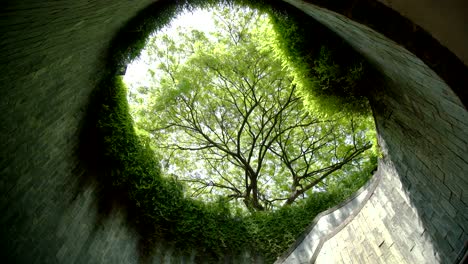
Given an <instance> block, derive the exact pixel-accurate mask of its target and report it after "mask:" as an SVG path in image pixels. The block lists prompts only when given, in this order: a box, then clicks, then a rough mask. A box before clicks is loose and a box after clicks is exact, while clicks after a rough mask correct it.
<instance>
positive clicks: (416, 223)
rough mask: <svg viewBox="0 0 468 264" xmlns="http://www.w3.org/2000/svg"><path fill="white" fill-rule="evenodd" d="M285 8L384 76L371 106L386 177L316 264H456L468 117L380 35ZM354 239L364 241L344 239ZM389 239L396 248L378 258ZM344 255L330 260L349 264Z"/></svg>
mask: <svg viewBox="0 0 468 264" xmlns="http://www.w3.org/2000/svg"><path fill="white" fill-rule="evenodd" d="M287 2H290V3H292V4H293V5H295V6H297V7H298V8H301V9H302V10H304V11H305V12H306V13H308V14H309V15H310V16H312V17H314V18H315V19H317V20H318V21H319V22H321V23H323V24H324V25H326V26H328V27H329V28H330V29H332V30H333V31H335V32H336V33H337V34H338V35H339V36H341V37H342V38H344V39H346V40H347V41H348V42H349V43H350V44H351V45H352V46H353V47H354V48H355V49H356V50H357V51H359V52H360V53H361V54H362V55H363V56H364V57H365V58H367V59H368V60H369V62H370V63H371V64H372V65H373V66H375V67H376V68H377V69H378V70H379V71H380V72H381V73H382V74H383V75H384V76H385V77H384V78H385V82H384V84H383V85H382V87H375V90H374V91H373V94H372V96H371V104H372V107H373V109H374V116H375V120H376V125H377V130H378V134H379V143H380V145H381V146H382V150H383V152H384V156H385V158H384V159H383V163H382V164H383V165H381V167H382V170H383V171H384V174H385V175H386V177H384V180H383V181H382V183H381V186H380V187H379V188H378V192H377V193H376V195H375V196H374V197H373V198H372V199H371V204H369V205H366V209H365V210H364V211H363V212H361V214H360V216H359V217H357V219H356V220H355V221H353V222H352V223H351V224H350V225H349V226H348V227H347V229H345V230H344V231H343V233H340V234H338V235H337V236H336V237H335V239H332V240H331V241H330V242H329V243H328V244H327V245H326V247H325V249H324V250H325V251H324V253H323V254H322V256H321V257H319V258H318V259H317V262H318V263H329V262H327V261H328V260H330V259H329V258H328V257H330V252H334V253H336V252H340V254H342V255H343V257H345V256H348V257H350V256H351V257H353V256H354V257H357V256H359V257H362V259H358V258H354V260H355V261H357V263H363V261H364V262H369V263H374V260H375V259H374V258H373V257H376V259H377V260H376V261H377V262H378V260H380V261H387V262H389V263H394V262H392V261H394V260H395V259H397V260H400V261H402V262H407V263H424V262H427V263H435V262H441V263H453V262H454V261H455V260H456V259H457V256H458V254H459V253H460V251H461V250H462V249H463V247H464V243H466V242H467V241H468V215H467V213H468V207H467V205H468V198H467V190H468V155H467V153H468V112H467V111H466V109H465V107H464V106H463V104H462V102H461V101H460V99H459V98H458V97H457V96H456V95H455V94H454V93H453V92H452V90H451V89H450V87H449V86H448V85H447V84H446V83H445V82H444V81H443V80H442V79H440V77H439V76H438V75H437V74H436V73H435V72H434V71H432V70H431V69H430V68H429V67H428V66H427V65H426V64H425V63H424V62H422V61H421V60H420V59H418V58H417V57H416V56H415V55H413V54H411V53H410V52H408V51H407V50H406V49H405V48H403V47H401V46H400V45H398V44H397V43H395V42H393V41H391V40H389V39H388V38H386V37H385V36H383V35H382V34H379V33H377V32H375V31H374V30H371V29H370V28H368V27H365V26H363V25H360V24H358V23H355V22H353V21H350V20H349V19H348V18H346V17H344V16H342V15H339V14H336V13H333V12H330V11H328V10H326V9H323V8H319V7H317V6H313V5H311V4H309V3H306V2H303V1H295V0H288V1H287ZM372 206H373V207H374V208H373V207H372ZM375 214H378V216H377V217H375ZM366 221H367V222H366ZM352 233H357V234H360V235H361V237H358V238H356V239H354V238H353V237H352V238H349V237H346V236H347V235H349V234H352ZM386 235H389V236H387V237H391V239H390V241H391V242H390V243H387V244H385V243H384V244H382V245H381V247H383V248H382V250H381V251H374V250H373V248H375V247H377V248H378V246H379V245H380V243H382V241H384V240H385V239H384V238H385V236H386ZM388 241H389V240H387V242H388ZM357 242H362V243H357ZM385 247H388V248H387V249H388V250H387V251H385V252H384V251H383V250H384V249H385ZM341 250H342V251H341ZM327 253H328V257H325V255H327ZM340 254H337V255H333V254H331V256H333V257H336V259H335V261H337V262H341V261H344V260H341V259H340ZM359 260H361V261H359ZM321 261H323V262H321ZM345 262H346V261H345Z"/></svg>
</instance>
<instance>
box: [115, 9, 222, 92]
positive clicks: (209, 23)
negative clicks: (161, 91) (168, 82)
mask: <svg viewBox="0 0 468 264" xmlns="http://www.w3.org/2000/svg"><path fill="white" fill-rule="evenodd" d="M178 27H185V28H193V29H197V30H200V31H205V32H208V31H212V30H213V29H214V23H213V19H212V13H211V12H210V11H208V10H205V9H196V10H194V11H193V12H190V11H185V12H183V13H182V14H180V15H179V16H177V17H176V18H175V19H173V20H172V21H171V23H170V24H169V25H168V26H166V27H164V28H163V29H162V30H161V31H158V32H156V33H155V34H158V33H159V32H165V33H167V34H169V35H176V34H177V28H178ZM146 59H147V55H146V52H145V50H143V51H142V52H141V55H140V58H138V59H135V60H134V61H133V62H132V63H130V64H128V66H127V71H126V73H125V76H124V82H125V84H126V85H127V87H129V89H131V90H133V89H136V88H138V87H140V86H149V80H148V79H147V78H148V77H147V72H148V65H147V64H146V63H145V60H146Z"/></svg>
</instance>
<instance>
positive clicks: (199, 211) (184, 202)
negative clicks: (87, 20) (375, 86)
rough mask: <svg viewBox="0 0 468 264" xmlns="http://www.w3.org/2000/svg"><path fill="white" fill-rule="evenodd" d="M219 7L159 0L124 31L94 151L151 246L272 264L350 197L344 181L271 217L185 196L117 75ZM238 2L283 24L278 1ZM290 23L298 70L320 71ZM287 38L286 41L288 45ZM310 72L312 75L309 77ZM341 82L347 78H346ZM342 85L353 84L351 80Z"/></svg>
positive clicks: (106, 84)
mask: <svg viewBox="0 0 468 264" xmlns="http://www.w3.org/2000/svg"><path fill="white" fill-rule="evenodd" d="M218 2H219V1H157V2H156V3H155V4H154V5H153V6H152V7H150V8H149V9H147V10H145V11H142V13H141V14H140V15H139V16H138V17H137V18H135V19H134V20H132V21H131V22H130V23H129V24H128V25H127V26H126V27H125V28H123V29H122V30H121V34H119V35H118V36H117V37H116V39H115V40H114V42H113V43H112V47H111V49H110V52H111V56H110V59H109V60H110V61H109V63H110V64H109V70H110V73H109V74H107V75H105V76H104V80H103V81H102V82H101V86H100V87H99V91H98V92H99V95H98V96H99V98H100V106H99V109H97V110H96V113H94V114H96V115H97V119H98V122H97V123H96V128H97V131H98V134H97V139H98V140H97V145H96V146H95V149H96V150H97V151H98V153H97V155H99V162H100V164H99V166H100V167H101V168H102V170H103V173H104V174H105V177H107V178H108V179H110V181H111V182H112V183H113V184H114V186H115V188H118V189H120V190H123V191H124V193H125V194H126V195H127V196H128V197H129V199H130V200H131V201H132V202H133V203H134V206H135V208H136V210H135V212H134V214H135V215H134V218H135V224H136V225H137V226H138V227H139V230H140V232H141V235H142V236H145V237H146V239H147V241H153V242H156V241H162V242H168V243H174V244H175V245H176V246H177V248H178V249H179V250H180V251H184V250H185V251H187V252H189V251H190V250H191V249H195V250H197V252H199V254H202V255H203V256H204V261H207V260H208V261H209V260H210V259H211V260H212V261H213V262H216V261H217V259H218V258H220V257H221V256H223V255H226V254H228V255H229V254H237V253H239V252H241V251H244V250H250V251H252V252H255V253H258V254H261V255H263V256H265V258H266V261H267V262H273V261H274V260H275V258H276V257H277V256H279V255H280V254H281V253H282V252H284V251H285V250H286V249H287V247H288V246H289V245H290V244H291V243H292V242H293V241H294V240H295V238H296V237H297V236H298V235H299V234H300V233H301V232H302V231H303V230H304V228H305V227H306V226H307V225H308V224H309V223H310V222H311V220H312V219H313V218H314V217H315V216H316V215H317V214H318V213H320V212H321V211H323V210H325V209H327V208H329V207H331V206H333V205H334V204H336V203H338V202H340V201H341V200H342V199H343V198H344V197H343V195H341V194H340V191H341V189H342V187H340V184H345V183H344V182H343V183H337V184H336V186H337V187H336V188H335V189H336V191H332V192H327V193H315V194H313V195H310V196H309V197H308V198H307V199H305V200H304V201H303V202H301V203H300V204H298V205H296V206H288V207H285V208H282V209H280V210H277V211H274V212H271V213H262V212H259V213H254V214H251V215H243V214H239V213H236V212H233V210H231V209H230V208H229V206H228V205H227V203H226V201H223V200H219V201H214V202H210V203H201V202H198V201H194V200H192V199H190V198H188V197H186V194H185V192H184V187H183V186H182V185H181V184H180V183H178V182H177V181H175V180H173V179H172V178H166V177H164V176H163V175H162V174H161V169H160V165H159V161H158V160H157V158H156V157H155V155H154V152H153V150H152V149H151V147H150V144H149V142H148V137H147V135H146V136H144V133H143V136H142V133H141V132H138V131H135V129H134V124H133V121H132V118H131V116H130V114H129V107H128V103H127V101H126V92H127V91H126V88H125V86H124V85H123V83H122V80H121V79H120V77H116V76H114V74H115V73H116V72H117V70H118V68H119V67H120V66H122V65H125V64H126V63H128V62H129V61H130V60H132V59H134V58H136V57H138V55H139V54H140V51H141V49H142V48H143V47H144V44H145V43H146V39H147V37H148V36H149V35H150V34H151V33H152V32H153V31H155V30H158V29H159V28H161V27H163V26H164V25H165V24H166V23H167V22H168V21H169V20H170V19H171V18H172V17H174V15H175V14H176V13H178V12H180V11H181V10H182V9H183V8H189V9H190V8H194V7H195V6H197V7H199V6H203V7H206V6H207V5H210V4H216V3H218ZM233 2H235V3H240V4H249V5H251V6H253V7H257V8H260V9H262V10H265V11H267V12H271V13H272V14H277V17H279V18H280V16H279V15H278V14H282V13H281V12H278V11H274V9H271V8H270V7H267V4H268V5H270V4H272V3H273V4H274V5H277V6H278V7H280V8H278V10H282V7H283V6H282V3H281V1H279V2H278V1H233ZM266 2H268V3H266ZM279 18H278V19H279ZM291 18H292V17H287V16H286V17H283V18H281V19H283V20H281V21H283V23H284V24H283V29H278V30H279V32H280V34H284V36H285V39H286V36H288V34H290V35H294V36H295V37H294V38H292V40H294V42H293V44H294V43H299V44H297V45H296V44H294V45H291V47H293V48H292V49H290V50H289V51H288V52H287V54H296V55H297V56H298V57H303V58H306V59H304V60H297V61H296V63H297V65H302V66H296V67H298V68H299V69H305V68H306V67H307V65H314V64H310V63H311V61H310V60H308V59H307V58H308V56H310V57H311V58H312V57H313V56H311V55H307V54H305V53H304V52H299V50H300V49H301V47H303V46H304V44H301V43H302V42H301V36H304V35H302V33H297V32H296V31H294V30H291V29H287V27H285V25H287V23H290V20H288V19H291ZM291 25H292V24H291ZM295 29H296V30H298V29H299V27H296V28H295ZM287 30H289V31H288V32H289V33H288V32H287ZM305 35H308V34H305ZM285 39H283V41H287V40H285ZM284 43H286V42H284ZM304 43H307V42H304ZM282 45H283V46H284V47H286V46H287V45H286V46H285V44H282ZM284 47H283V48H284ZM288 56H291V55H288ZM325 59H327V58H325ZM307 63H309V64H307ZM337 64H339V63H337ZM301 67H302V68H301ZM345 72H346V71H345ZM304 74H305V75H304V76H308V73H306V72H305V71H304ZM332 74H335V75H336V74H337V73H336V71H331V72H330V73H329V76H332ZM351 75H352V76H354V75H353V74H351ZM339 76H344V78H345V77H346V76H347V75H346V74H344V75H339ZM352 76H351V77H352ZM351 77H349V78H351ZM304 78H305V77H304ZM329 78H331V77H329ZM322 81H323V82H325V81H326V80H322ZM343 82H346V78H345V79H343ZM357 178H359V177H358V175H357V174H356V179H357ZM360 179H362V178H360ZM361 181H362V180H361ZM361 183H362V182H359V181H355V180H352V179H350V180H349V183H346V184H347V185H346V186H347V188H349V191H348V193H352V192H353V191H354V190H356V189H357V188H359V186H360V184H361Z"/></svg>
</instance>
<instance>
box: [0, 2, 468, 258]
mask: <svg viewBox="0 0 468 264" xmlns="http://www.w3.org/2000/svg"><path fill="white" fill-rule="evenodd" d="M151 2H153V1H151V0H139V1H124V0H113V1H110V0H101V1H94V0H76V1H65V0H57V1H40V2H38V1H32V0H23V1H10V0H7V1H3V3H2V5H1V7H0V14H1V15H0V35H1V38H0V54H1V56H0V62H1V63H0V87H1V96H0V109H1V115H0V116H1V121H0V124H1V126H0V135H1V142H0V157H1V158H0V175H1V177H0V208H1V212H2V216H1V218H0V243H1V244H0V254H1V255H0V258H1V259H2V262H3V263H137V262H139V261H140V262H141V261H142V259H141V256H140V248H141V246H142V245H141V241H140V240H139V237H138V236H137V235H136V234H135V232H134V231H133V230H132V228H130V227H129V225H128V223H127V221H126V215H125V212H124V211H121V210H117V209H115V210H108V211H105V212H102V210H100V209H101V207H102V206H101V202H102V197H100V194H101V192H100V189H101V186H97V185H95V184H93V183H90V184H86V185H82V184H81V183H82V181H81V180H82V179H83V178H93V175H91V174H92V173H93V172H92V171H90V170H89V169H88V168H87V167H86V164H84V163H83V161H82V160H81V159H80V157H79V155H78V148H79V142H80V141H79V133H80V128H81V125H82V123H83V121H84V118H85V112H86V106H87V103H88V102H89V100H90V98H89V96H90V94H91V91H92V90H93V89H94V87H95V86H96V84H97V81H98V80H99V77H100V72H101V71H102V69H103V67H104V61H103V59H104V55H105V54H106V50H107V48H108V45H109V43H110V41H111V39H112V38H113V37H114V34H115V32H117V30H118V29H119V28H120V27H122V26H123V25H124V24H125V23H126V21H128V20H129V19H130V18H131V17H132V16H134V15H135V14H136V13H137V12H138V10H141V9H143V8H145V7H146V6H148V5H149V4H150V3H151ZM294 4H297V5H303V3H302V2H300V1H295V2H294ZM301 8H305V9H307V10H308V11H307V12H308V13H310V15H311V16H313V17H315V18H316V19H318V20H319V21H321V22H322V23H324V24H326V25H327V26H329V27H331V28H332V29H333V30H334V31H336V32H337V33H339V34H340V35H341V36H342V37H344V38H345V39H347V40H348V41H350V43H351V44H352V45H353V46H354V47H355V48H356V49H357V50H359V51H360V52H361V53H362V54H363V55H364V56H366V57H367V58H368V59H369V60H370V61H371V63H373V64H374V65H375V66H376V67H377V68H378V69H379V70H380V71H381V72H382V73H383V74H384V75H385V76H387V77H386V78H387V79H386V85H385V86H384V87H377V88H376V92H375V94H374V95H373V100H372V101H373V105H374V108H375V116H376V121H377V125H378V130H379V134H380V137H381V144H382V145H383V146H384V150H385V153H386V159H385V164H386V165H387V167H388V168H392V169H391V174H390V175H392V176H391V177H393V178H391V179H393V180H392V181H393V182H396V183H395V184H400V183H401V188H402V190H403V191H402V192H403V193H404V194H405V195H406V196H402V197H407V199H400V198H398V197H394V196H387V197H392V198H391V199H394V200H390V199H389V200H388V201H386V200H382V201H385V202H382V203H383V204H384V205H387V207H388V208H397V209H398V208H400V207H399V205H400V204H406V205H407V206H408V208H410V209H409V211H411V212H412V213H413V214H415V215H418V223H420V226H422V227H423V230H424V231H423V234H422V237H424V241H426V240H427V241H431V243H432V245H433V249H434V252H433V253H435V259H437V260H441V261H442V262H449V261H452V260H454V258H455V256H456V252H457V251H458V250H460V249H461V247H462V244H463V242H464V241H467V235H466V234H467V226H466V223H467V222H468V221H467V219H468V216H467V212H468V210H467V206H466V205H467V204H468V201H467V199H468V194H467V191H466V190H468V185H467V179H466V175H468V173H467V172H468V170H467V155H466V153H467V142H466V139H467V138H468V135H467V131H468V124H467V120H468V118H467V112H466V109H465V108H464V107H463V106H462V104H461V102H460V101H459V99H458V98H457V97H456V96H455V95H454V93H453V92H452V90H451V89H450V88H448V87H447V85H446V84H445V83H444V81H442V80H441V79H440V78H438V77H437V75H436V74H435V73H434V72H433V71H432V70H431V69H429V68H428V67H426V66H425V65H424V63H422V62H421V61H420V60H419V59H417V58H415V57H414V56H413V55H412V54H411V53H409V52H407V51H406V50H405V49H402V48H401V47H399V46H398V45H395V44H394V43H393V44H392V42H391V41H388V39H386V38H385V37H383V36H381V35H379V34H376V32H374V31H372V30H369V29H368V28H366V27H361V26H359V25H357V24H354V23H351V22H350V21H349V20H348V19H346V18H345V17H341V16H338V15H335V14H332V13H329V12H327V11H326V10H322V9H319V8H316V7H314V6H305V5H304V6H301ZM379 39H380V40H381V41H380V40H379ZM454 89H455V88H454ZM464 103H466V102H464ZM390 189H391V188H390ZM382 197H385V196H382ZM382 199H384V198H382ZM406 205H405V208H406ZM388 210H390V209H388ZM395 212H396V214H395V215H391V214H387V216H388V218H383V219H381V220H382V222H384V225H385V227H389V228H390V227H393V226H396V227H399V228H400V229H402V230H413V229H414V228H415V229H414V230H417V231H420V230H422V229H418V228H417V227H416V226H415V227H414V228H413V226H411V224H410V226H409V227H407V226H406V224H407V223H406V222H405V221H403V220H401V221H400V220H399V219H405V218H400V217H399V216H400V214H403V213H404V212H402V211H401V210H395ZM103 214H104V215H103ZM407 217H412V216H411V215H410V214H408V215H407ZM381 226H382V225H381V224H376V225H375V227H376V228H377V227H381ZM387 230H393V229H391V228H390V229H388V228H387ZM366 232H367V231H366ZM389 232H390V231H389ZM408 232H410V231H408ZM408 232H407V233H408ZM398 234H399V233H397V232H394V235H398ZM402 235H403V238H402V239H407V238H408V239H409V238H412V236H411V234H410V235H408V236H407V234H406V233H402ZM348 241H349V240H348ZM351 241H352V240H351ZM394 241H396V239H394ZM415 241H417V239H416V240H415ZM350 243H351V242H350ZM423 245H425V244H423ZM326 247H327V246H325V247H324V248H326ZM408 247H411V245H408ZM418 247H419V244H418V243H416V242H415V248H417V249H418ZM340 248H346V247H345V246H344V245H343V246H340ZM402 250H403V249H402ZM405 250H407V248H406V249H405ZM418 250H419V249H418ZM421 250H423V249H421ZM163 251H164V252H163ZM410 251H411V249H410ZM412 251H414V249H413V250H412ZM412 251H411V252H412ZM159 252H160V254H159V256H158V258H157V259H155V260H154V261H155V263H163V262H167V263H170V262H175V261H177V262H178V263H183V262H191V261H193V257H191V256H188V257H185V258H179V257H175V253H174V252H172V251H171V250H170V247H168V248H167V250H161V249H159ZM324 252H325V251H324ZM423 253H424V250H423Z"/></svg>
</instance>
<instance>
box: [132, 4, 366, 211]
mask: <svg viewBox="0 0 468 264" xmlns="http://www.w3.org/2000/svg"><path fill="white" fill-rule="evenodd" d="M234 9H235V10H228V9H223V10H217V11H216V12H215V17H214V22H215V26H216V28H217V31H216V32H212V33H205V32H202V31H197V30H192V31H189V32H186V31H182V30H181V31H180V34H179V35H178V36H177V37H176V38H171V37H170V36H169V35H163V36H162V37H160V38H155V39H154V40H153V42H152V45H150V47H151V48H150V50H149V51H148V54H149V57H152V59H155V60H156V61H157V62H158V64H157V68H156V70H153V71H152V72H151V75H152V77H153V82H154V87H153V89H150V90H148V89H140V92H143V93H142V94H146V95H141V94H140V95H138V94H136V93H133V95H132V96H131V101H137V100H139V101H140V102H143V101H145V102H146V106H147V107H146V108H140V110H139V111H138V113H137V114H136V116H137V118H136V120H137V126H138V127H139V128H140V129H143V130H144V131H146V132H147V135H148V137H150V138H151V139H152V140H153V142H154V145H155V148H156V149H157V150H158V152H159V153H160V155H161V161H162V163H163V165H164V166H163V167H165V168H166V171H167V173H168V174H172V175H173V176H174V177H176V178H177V179H179V180H182V181H185V182H187V183H189V184H188V186H189V188H190V189H191V193H192V196H202V197H205V199H210V198H214V197H216V196H223V197H225V198H226V199H228V200H230V201H233V202H242V203H243V204H244V205H245V208H247V209H248V210H249V211H262V210H269V209H273V208H276V207H279V206H285V205H290V204H292V203H294V202H295V201H296V200H298V199H299V198H303V197H306V196H307V195H308V194H310V193H311V192H313V191H323V190H326V184H327V182H332V181H334V180H335V181H336V180H338V179H340V178H341V177H344V175H345V174H346V173H349V172H351V171H352V172H354V171H356V170H357V169H359V166H361V165H362V164H363V162H364V161H365V158H364V157H363V155H362V154H363V153H364V152H365V151H366V150H368V149H369V148H370V147H371V144H370V143H369V142H368V141H367V140H366V136H365V132H366V130H367V127H366V126H365V124H364V123H359V122H358V121H359V120H358V119H359V118H358V117H353V118H349V119H343V118H337V117H335V118H334V119H332V118H329V119H327V120H325V119H321V118H319V116H318V115H314V114H313V113H310V112H309V111H307V109H305V108H304V104H303V100H302V98H301V97H299V95H298V93H297V91H296V86H295V84H294V80H293V78H292V77H291V76H292V75H291V74H290V73H289V72H288V69H287V68H286V69H285V68H284V67H283V64H282V62H281V60H280V59H279V58H278V57H277V56H275V52H274V49H275V45H274V39H275V35H274V31H273V29H272V27H271V26H270V25H269V24H268V18H267V16H266V15H262V14H259V13H258V12H256V11H253V10H246V9H242V8H234ZM142 96H143V97H144V98H145V99H144V100H143V99H141V97H142ZM236 204H239V203H236Z"/></svg>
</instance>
